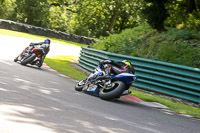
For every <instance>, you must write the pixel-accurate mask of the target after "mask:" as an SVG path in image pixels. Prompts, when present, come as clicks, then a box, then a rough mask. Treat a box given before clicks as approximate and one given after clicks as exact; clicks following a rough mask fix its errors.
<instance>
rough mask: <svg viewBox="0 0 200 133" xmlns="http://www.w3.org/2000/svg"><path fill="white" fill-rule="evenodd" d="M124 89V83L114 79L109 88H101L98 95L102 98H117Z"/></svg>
mask: <svg viewBox="0 0 200 133" xmlns="http://www.w3.org/2000/svg"><path fill="white" fill-rule="evenodd" d="M124 89H125V84H124V83H123V82H121V81H115V82H113V83H112V87H110V88H102V89H101V90H100V92H99V97H100V98H101V99H103V100H112V99H114V98H119V97H120V96H121V94H122V93H123V91H124Z"/></svg>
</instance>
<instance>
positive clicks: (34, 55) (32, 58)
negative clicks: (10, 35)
mask: <svg viewBox="0 0 200 133" xmlns="http://www.w3.org/2000/svg"><path fill="white" fill-rule="evenodd" d="M25 58H26V57H25ZM35 58H36V54H32V55H31V56H29V57H27V58H26V59H24V60H23V61H21V64H22V65H26V64H28V63H30V62H32V61H33V60H34V59H35Z"/></svg>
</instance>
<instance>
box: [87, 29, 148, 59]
mask: <svg viewBox="0 0 200 133" xmlns="http://www.w3.org/2000/svg"><path fill="white" fill-rule="evenodd" d="M151 30H152V29H151V28H150V27H149V26H148V25H141V26H138V27H136V28H133V29H127V30H124V31H122V32H121V34H111V35H110V36H109V37H107V38H102V39H101V40H100V41H98V42H96V43H94V44H93V45H91V47H92V48H95V49H99V50H105V51H109V52H114V53H121V54H127V55H129V54H131V53H132V51H134V49H136V48H137V47H138V46H139V45H140V44H143V40H142V39H141V37H142V35H143V34H145V33H147V32H149V31H151Z"/></svg>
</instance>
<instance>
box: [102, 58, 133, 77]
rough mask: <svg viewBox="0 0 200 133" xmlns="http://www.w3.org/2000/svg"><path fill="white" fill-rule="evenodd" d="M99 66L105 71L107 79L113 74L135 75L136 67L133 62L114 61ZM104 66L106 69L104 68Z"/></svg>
mask: <svg viewBox="0 0 200 133" xmlns="http://www.w3.org/2000/svg"><path fill="white" fill-rule="evenodd" d="M99 65H100V66H101V67H102V68H104V69H105V73H106V75H105V77H108V76H109V77H110V75H111V74H114V75H117V74H120V73H131V74H134V73H135V71H134V66H133V65H132V64H131V62H129V61H127V60H123V61H121V62H116V61H112V60H104V61H100V62H99ZM103 66H104V67H103Z"/></svg>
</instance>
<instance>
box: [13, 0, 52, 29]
mask: <svg viewBox="0 0 200 133" xmlns="http://www.w3.org/2000/svg"><path fill="white" fill-rule="evenodd" d="M15 4H16V7H15V12H14V14H13V16H12V17H11V18H14V20H15V21H18V22H22V23H27V24H31V25H35V26H41V27H46V24H48V22H49V18H48V16H49V4H48V1H47V0H16V2H15Z"/></svg>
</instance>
